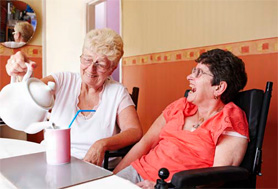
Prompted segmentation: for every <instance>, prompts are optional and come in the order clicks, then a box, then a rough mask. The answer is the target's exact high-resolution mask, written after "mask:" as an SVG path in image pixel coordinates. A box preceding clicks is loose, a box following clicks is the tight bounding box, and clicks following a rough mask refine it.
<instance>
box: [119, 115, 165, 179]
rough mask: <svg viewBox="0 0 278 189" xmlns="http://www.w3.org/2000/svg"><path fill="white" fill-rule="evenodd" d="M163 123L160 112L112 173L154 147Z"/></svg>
mask: <svg viewBox="0 0 278 189" xmlns="http://www.w3.org/2000/svg"><path fill="white" fill-rule="evenodd" d="M165 123H166V121H165V119H164V117H163V115H162V114H161V115H160V116H159V117H158V118H157V119H156V120H155V122H154V123H153V124H152V126H151V127H150V129H149V130H148V132H147V133H146V134H145V135H144V136H143V138H142V139H141V140H140V141H139V142H138V143H137V144H136V145H135V146H134V147H133V148H132V149H131V150H130V151H129V152H128V154H127V155H126V156H125V157H124V159H123V160H122V161H121V162H120V163H119V165H118V166H117V167H116V168H115V170H114V173H115V174H116V173H118V172H119V171H121V170H122V169H124V168H125V167H127V166H129V165H130V164H131V163H132V162H133V161H135V160H136V159H138V158H140V157H142V156H143V155H145V154H147V153H148V152H149V151H150V150H151V149H152V148H154V147H155V146H156V145H157V143H158V141H159V134H160V131H161V129H162V128H163V126H164V125H165Z"/></svg>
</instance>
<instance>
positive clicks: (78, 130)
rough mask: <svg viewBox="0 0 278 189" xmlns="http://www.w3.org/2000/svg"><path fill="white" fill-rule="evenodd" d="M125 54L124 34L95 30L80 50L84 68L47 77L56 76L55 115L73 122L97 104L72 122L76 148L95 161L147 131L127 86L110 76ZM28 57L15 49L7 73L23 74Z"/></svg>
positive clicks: (55, 118) (63, 121) (56, 119)
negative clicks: (143, 128)
mask: <svg viewBox="0 0 278 189" xmlns="http://www.w3.org/2000/svg"><path fill="white" fill-rule="evenodd" d="M122 55H123V41H122V38H121V37H120V36H119V35H118V34H117V33H116V32H114V31H113V30H111V29H96V30H92V31H90V32H89V33H88V34H87V35H86V38H85V42H84V46H83V52H82V55H81V56H80V62H81V64H80V73H70V72H61V73H56V74H52V75H50V76H47V77H45V78H42V79H41V80H42V81H43V82H44V83H47V82H49V81H52V82H55V84H56V89H55V104H54V106H53V108H52V111H51V116H50V121H51V122H53V123H55V124H56V125H59V126H63V127H68V125H69V123H70V121H71V120H72V118H73V117H74V115H75V114H76V112H77V111H78V110H84V109H86V110H92V109H94V110H96V112H83V113H81V114H79V115H78V116H77V118H76V120H75V121H74V123H73V125H72V126H71V153H72V156H75V157H77V158H80V159H84V160H85V161H88V162H90V163H93V164H96V165H101V164H102V162H103V158H104V153H105V151H106V150H117V149H120V148H123V147H125V146H128V145H130V144H132V143H135V142H137V141H138V140H140V138H141V137H142V130H141V126H140V122H139V119H138V116H137V113H136V110H135V108H134V104H133V101H132V99H131V97H130V95H129V93H128V91H127V90H126V88H125V87H124V86H123V85H122V84H120V83H118V82H116V81H114V80H113V79H112V78H111V77H110V76H111V74H112V72H113V71H114V70H115V69H116V68H117V66H118V62H119V60H120V58H121V57H122ZM24 62H28V63H30V64H31V65H32V67H33V68H34V67H35V63H34V62H32V61H31V60H29V59H28V58H27V57H26V56H25V55H24V54H23V53H22V52H18V53H16V54H15V55H12V56H11V57H10V59H9V60H8V63H7V65H6V70H7V73H8V74H9V75H10V76H12V75H14V76H22V75H24V74H25V72H26V65H25V63H24Z"/></svg>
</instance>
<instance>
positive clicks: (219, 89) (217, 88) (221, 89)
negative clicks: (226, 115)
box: [214, 81, 227, 97]
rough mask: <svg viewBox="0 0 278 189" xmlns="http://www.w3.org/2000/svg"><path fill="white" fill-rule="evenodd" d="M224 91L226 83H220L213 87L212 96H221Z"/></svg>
mask: <svg viewBox="0 0 278 189" xmlns="http://www.w3.org/2000/svg"><path fill="white" fill-rule="evenodd" d="M226 89H227V82H226V81H220V83H219V85H216V86H215V90H214V96H216V97H219V96H221V95H222V94H223V93H224V92H225V90H226Z"/></svg>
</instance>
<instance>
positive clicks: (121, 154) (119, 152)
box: [105, 144, 134, 157]
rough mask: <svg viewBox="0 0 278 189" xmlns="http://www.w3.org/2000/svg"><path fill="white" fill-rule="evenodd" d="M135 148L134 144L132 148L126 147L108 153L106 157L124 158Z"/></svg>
mask: <svg viewBox="0 0 278 189" xmlns="http://www.w3.org/2000/svg"><path fill="white" fill-rule="evenodd" d="M133 146H134V144H132V145H130V146H126V147H124V148H121V149H119V150H115V151H106V152H105V156H107V157H124V156H125V155H126V154H127V153H128V152H129V150H130V149H131V148H132V147H133Z"/></svg>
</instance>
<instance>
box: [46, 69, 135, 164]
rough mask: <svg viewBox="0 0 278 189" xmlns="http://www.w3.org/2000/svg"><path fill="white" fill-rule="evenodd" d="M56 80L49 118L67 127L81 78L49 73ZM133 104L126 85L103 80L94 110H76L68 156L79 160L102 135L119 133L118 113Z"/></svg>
mask: <svg viewBox="0 0 278 189" xmlns="http://www.w3.org/2000/svg"><path fill="white" fill-rule="evenodd" d="M52 76H53V78H54V79H55V83H56V88H55V104H54V107H53V108H52V111H51V116H50V121H51V122H54V123H55V125H57V126H60V127H62V128H67V127H68V126H69V124H70V123H71V121H72V119H73V117H74V116H75V114H76V112H77V111H78V110H79V108H78V107H77V104H78V102H79V101H78V96H79V94H80V89H81V82H82V81H81V77H80V74H78V73H70V72H61V73H57V74H52ZM130 105H134V103H133V101H132V99H131V97H130V95H129V93H128V91H127V90H126V88H125V87H124V86H123V85H122V84H120V83H118V82H116V81H114V80H112V79H111V78H109V79H107V80H106V81H105V84H104V87H103V90H102V92H101V94H100V101H99V104H98V106H97V107H95V108H96V112H94V113H91V114H89V115H88V116H84V115H83V114H81V113H79V115H78V116H77V117H76V119H75V121H74V122H73V124H72V126H71V155H72V156H74V157H76V158H79V159H82V158H84V156H85V155H86V153H87V151H88V150H89V148H90V147H91V145H92V144H93V143H94V142H95V141H97V140H99V139H102V138H106V137H111V136H113V135H115V134H117V133H119V132H120V130H119V128H118V127H117V126H116V124H115V123H116V117H117V115H118V114H119V113H120V112H121V111H122V110H123V109H125V108H126V107H128V106H130Z"/></svg>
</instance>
